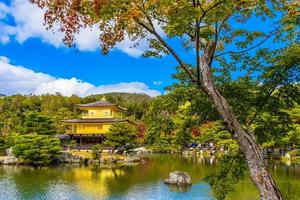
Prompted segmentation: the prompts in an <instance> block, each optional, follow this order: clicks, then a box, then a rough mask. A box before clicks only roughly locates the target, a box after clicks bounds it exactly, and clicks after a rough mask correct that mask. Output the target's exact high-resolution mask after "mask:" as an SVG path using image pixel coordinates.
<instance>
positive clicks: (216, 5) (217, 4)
mask: <svg viewBox="0 0 300 200" xmlns="http://www.w3.org/2000/svg"><path fill="white" fill-rule="evenodd" d="M225 1H227V0H223V1H219V2H218V3H216V4H214V5H213V6H212V7H210V8H209V9H207V10H206V11H205V12H206V13H208V12H209V11H211V10H212V9H214V8H216V7H218V6H219V5H221V4H222V3H224V2H225Z"/></svg>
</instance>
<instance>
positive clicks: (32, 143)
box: [13, 134, 61, 165]
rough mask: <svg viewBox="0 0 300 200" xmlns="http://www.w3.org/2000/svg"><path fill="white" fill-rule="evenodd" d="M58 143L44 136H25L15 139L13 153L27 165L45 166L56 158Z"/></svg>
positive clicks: (56, 140)
mask: <svg viewBox="0 0 300 200" xmlns="http://www.w3.org/2000/svg"><path fill="white" fill-rule="evenodd" d="M60 150H61V147H60V141H59V139H57V138H52V137H50V136H45V135H37V134H27V135H20V136H19V137H17V138H16V143H15V145H14V146H13V153H14V155H15V156H16V157H17V158H20V159H22V160H24V161H25V162H26V163H28V164H34V165H46V164H49V163H51V162H53V161H55V159H57V158H58V155H59V151H60Z"/></svg>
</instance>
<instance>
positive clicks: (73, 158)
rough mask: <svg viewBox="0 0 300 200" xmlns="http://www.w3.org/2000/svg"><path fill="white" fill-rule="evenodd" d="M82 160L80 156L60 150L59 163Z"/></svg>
mask: <svg viewBox="0 0 300 200" xmlns="http://www.w3.org/2000/svg"><path fill="white" fill-rule="evenodd" d="M83 161H84V159H83V158H82V157H81V156H76V155H72V154H71V153H69V152H62V153H61V155H60V157H59V162H60V163H83Z"/></svg>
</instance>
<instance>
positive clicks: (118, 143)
mask: <svg viewBox="0 0 300 200" xmlns="http://www.w3.org/2000/svg"><path fill="white" fill-rule="evenodd" d="M136 136H137V130H136V128H135V127H134V126H133V125H130V124H128V123H116V124H114V125H112V126H111V127H110V129H109V133H107V135H106V141H105V144H107V145H109V146H112V147H114V149H116V148H118V147H130V146H131V147H132V146H134V143H135V138H136Z"/></svg>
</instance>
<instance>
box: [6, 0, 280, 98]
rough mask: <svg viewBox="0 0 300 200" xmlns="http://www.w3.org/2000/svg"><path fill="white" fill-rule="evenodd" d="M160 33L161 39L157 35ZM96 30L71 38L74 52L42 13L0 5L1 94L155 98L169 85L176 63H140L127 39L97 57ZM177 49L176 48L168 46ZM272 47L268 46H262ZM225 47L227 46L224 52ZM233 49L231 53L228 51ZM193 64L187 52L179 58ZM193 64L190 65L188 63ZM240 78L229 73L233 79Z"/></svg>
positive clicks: (25, 3) (23, 2) (24, 2)
mask: <svg viewBox="0 0 300 200" xmlns="http://www.w3.org/2000/svg"><path fill="white" fill-rule="evenodd" d="M246 26H247V27H248V28H250V29H255V28H260V29H262V30H266V31H268V30H271V29H272V28H274V26H273V25H272V24H271V23H269V22H261V21H258V20H257V19H255V18H252V19H250V20H249V22H248V23H247V24H246ZM160 33H161V34H164V33H163V31H161V30H160ZM98 36H99V32H98V29H97V27H93V29H92V31H91V30H90V29H83V30H81V32H80V34H79V35H78V36H77V37H76V41H75V43H76V45H77V50H76V49H74V48H71V49H70V48H67V47H66V46H65V45H64V44H63V43H62V35H61V33H59V32H56V33H55V34H53V33H52V32H51V31H47V30H46V29H45V27H44V26H43V11H42V10H40V9H39V8H37V7H36V6H35V5H32V4H30V3H29V0H4V1H3V0H2V1H1V2H0V94H1V93H2V94H6V95H11V94H16V93H21V94H31V93H32V94H44V93H55V92H60V93H62V94H63V95H67V96H70V95H72V94H76V95H79V96H87V95H90V94H98V93H106V92H117V91H118V92H136V93H146V94H149V95H151V96H157V95H159V94H163V93H164V87H165V86H168V85H170V84H172V83H173V81H174V80H172V78H171V74H173V73H174V72H175V67H176V65H177V63H176V62H175V60H174V59H173V58H172V57H171V56H164V57H163V58H162V59H154V58H143V57H141V54H142V52H143V50H145V49H146V47H147V42H145V41H142V42H141V45H140V46H139V47H137V48H131V46H132V45H133V44H134V43H133V42H131V41H130V40H129V39H125V41H123V42H121V43H120V44H118V45H117V46H116V48H114V49H113V50H112V51H111V52H110V53H109V54H108V55H106V56H104V55H101V53H100V50H99V42H98ZM172 45H173V47H174V48H175V49H176V50H178V49H179V48H180V44H178V43H177V44H176V45H175V44H174V43H173V44H172ZM266 45H267V46H269V47H271V46H272V45H274V44H272V42H271V41H269V42H267V43H266ZM229 48H230V47H229ZM231 50H232V49H231ZM180 53H181V54H182V56H183V58H184V60H185V61H188V63H193V60H194V58H193V56H192V54H191V53H189V54H186V53H185V54H183V51H180ZM191 59H192V60H191ZM241 74H243V73H242V72H240V71H237V72H234V73H233V74H232V76H233V78H236V77H237V76H239V75H241Z"/></svg>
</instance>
